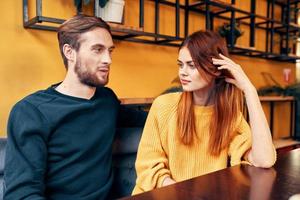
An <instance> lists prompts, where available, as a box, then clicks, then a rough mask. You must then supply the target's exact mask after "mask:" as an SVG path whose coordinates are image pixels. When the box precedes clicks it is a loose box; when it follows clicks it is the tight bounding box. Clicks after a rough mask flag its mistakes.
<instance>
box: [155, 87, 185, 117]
mask: <svg viewBox="0 0 300 200" xmlns="http://www.w3.org/2000/svg"><path fill="white" fill-rule="evenodd" d="M180 96H181V92H174V93H168V94H163V95H160V96H158V97H157V98H156V99H155V100H154V101H153V104H152V107H151V109H153V110H156V111H157V112H165V111H170V110H174V109H176V107H177V105H178V102H179V99H180Z"/></svg>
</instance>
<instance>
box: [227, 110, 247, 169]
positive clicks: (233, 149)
mask: <svg viewBox="0 0 300 200" xmlns="http://www.w3.org/2000/svg"><path fill="white" fill-rule="evenodd" d="M236 132H237V133H236V136H235V137H234V138H233V140H232V141H231V143H230V145H229V152H228V153H229V157H230V165H231V166H234V165H238V164H240V163H247V164H250V163H249V162H248V161H246V160H245V154H246V153H247V152H248V151H249V150H250V149H251V145H252V138H251V137H252V136H251V129H250V126H249V124H248V123H247V121H246V120H245V118H244V117H243V116H242V114H241V117H240V118H239V120H238V124H237V129H236Z"/></svg>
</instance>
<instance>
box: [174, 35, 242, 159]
mask: <svg viewBox="0 0 300 200" xmlns="http://www.w3.org/2000/svg"><path fill="white" fill-rule="evenodd" d="M183 47H187V48H188V50H189V52H190V54H191V56H192V59H193V62H194V64H195V66H196V67H197V69H198V71H199V75H200V76H201V77H202V78H204V79H205V80H207V81H214V88H213V91H211V95H210V98H211V99H212V100H213V104H214V111H213V115H212V118H211V124H210V130H209V131H210V139H209V152H210V153H211V154H212V155H216V156H217V155H219V154H220V152H221V151H222V150H223V149H225V148H226V147H227V146H228V145H229V143H230V141H231V139H232V136H233V135H232V134H233V133H234V128H235V124H236V122H237V120H238V117H239V114H240V113H241V112H242V109H243V107H242V106H243V94H242V92H241V91H240V90H239V89H238V88H237V87H236V86H234V85H232V84H230V83H227V82H226V81H225V77H232V76H231V74H230V73H229V72H228V71H227V70H221V71H219V70H218V69H217V66H215V65H213V63H212V58H220V56H219V53H221V54H223V55H225V56H228V49H227V47H226V43H225V41H224V39H223V38H222V37H221V36H220V35H218V34H217V33H215V32H212V31H198V32H195V33H193V34H192V35H190V36H189V37H187V38H186V39H185V40H184V41H183V43H182V45H181V47H180V49H181V48H183ZM195 123H196V121H195V113H194V103H193V94H192V92H183V93H182V95H181V98H180V100H179V103H178V110H177V128H178V129H177V130H178V134H179V137H180V140H181V141H182V143H184V144H186V145H190V144H192V143H193V140H194V139H195V137H196V136H197V134H196V125H195Z"/></svg>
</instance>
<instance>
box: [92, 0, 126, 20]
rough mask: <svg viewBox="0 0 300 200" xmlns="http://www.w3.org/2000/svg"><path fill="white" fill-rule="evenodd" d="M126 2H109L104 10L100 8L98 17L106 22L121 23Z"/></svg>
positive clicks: (113, 0) (121, 0)
mask: <svg viewBox="0 0 300 200" xmlns="http://www.w3.org/2000/svg"><path fill="white" fill-rule="evenodd" d="M124 5H125V0H109V1H108V2H107V4H106V5H105V7H104V8H101V7H99V10H98V15H97V16H98V17H101V18H102V19H103V20H104V21H107V22H115V23H121V22H122V18H123V10H124Z"/></svg>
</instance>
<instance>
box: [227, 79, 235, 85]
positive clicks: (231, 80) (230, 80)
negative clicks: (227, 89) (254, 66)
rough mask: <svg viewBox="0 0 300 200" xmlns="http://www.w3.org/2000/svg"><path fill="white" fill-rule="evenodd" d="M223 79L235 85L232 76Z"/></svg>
mask: <svg viewBox="0 0 300 200" xmlns="http://www.w3.org/2000/svg"><path fill="white" fill-rule="evenodd" d="M225 81H226V82H227V83H231V84H233V85H237V82H236V80H235V79H233V78H225Z"/></svg>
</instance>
